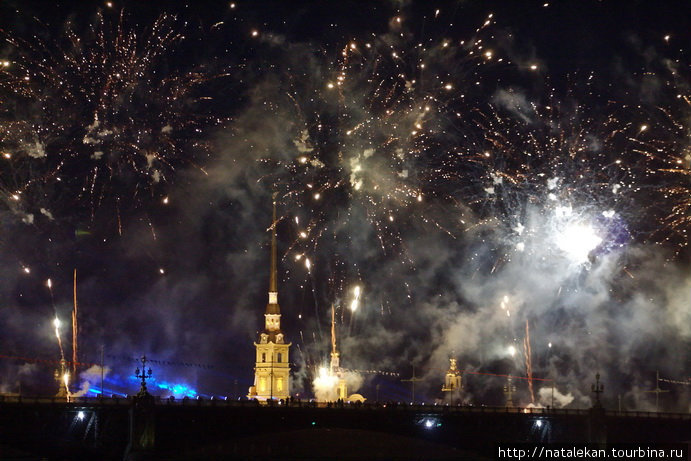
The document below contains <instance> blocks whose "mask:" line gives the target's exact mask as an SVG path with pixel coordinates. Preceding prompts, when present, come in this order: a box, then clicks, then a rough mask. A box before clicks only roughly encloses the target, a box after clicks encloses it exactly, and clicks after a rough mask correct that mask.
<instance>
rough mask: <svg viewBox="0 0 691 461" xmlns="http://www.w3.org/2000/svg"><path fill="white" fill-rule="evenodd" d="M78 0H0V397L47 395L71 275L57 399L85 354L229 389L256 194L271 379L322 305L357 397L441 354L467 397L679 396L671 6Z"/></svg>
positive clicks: (685, 43) (681, 335)
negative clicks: (281, 335)
mask: <svg viewBox="0 0 691 461" xmlns="http://www.w3.org/2000/svg"><path fill="white" fill-rule="evenodd" d="M76 3H77V2H38V1H35V2H19V1H5V2H2V3H1V4H0V38H1V41H0V155H2V157H1V158H0V226H1V227H0V232H1V233H0V271H1V274H2V278H1V282H0V300H2V304H0V312H1V313H2V314H1V315H0V328H1V329H2V334H1V335H0V376H1V378H0V391H2V392H17V391H18V389H19V388H20V386H21V389H22V392H25V393H30V394H31V393H33V394H50V393H53V392H55V390H56V388H55V383H54V381H53V372H54V369H55V367H56V365H57V363H58V361H59V360H60V357H61V351H60V347H59V344H58V340H57V338H56V333H55V329H54V326H53V321H54V319H55V318H56V316H57V317H58V318H59V319H60V321H61V322H62V323H61V327H60V328H59V334H60V336H61V341H62V347H63V348H64V354H65V357H66V358H67V359H68V360H70V359H71V357H72V343H71V337H72V336H71V328H70V315H71V310H72V306H73V274H74V271H75V270H76V273H77V295H78V296H77V297H78V305H79V328H80V331H79V357H78V359H79V361H80V362H82V363H83V365H81V370H82V371H84V370H86V369H90V370H91V373H84V374H83V375H82V376H81V378H80V379H78V380H74V381H75V382H74V384H73V390H74V391H75V392H77V389H79V388H80V387H81V388H82V389H83V390H86V389H87V388H89V386H90V387H91V391H90V392H88V393H87V394H86V395H89V396H93V395H95V394H94V392H93V390H94V389H95V388H98V387H99V386H100V382H99V380H100V372H99V377H98V379H96V378H95V375H94V374H93V373H94V372H95V370H96V368H90V367H91V366H92V365H93V364H99V363H100V360H101V358H100V357H101V349H103V355H104V363H105V365H106V366H107V367H108V370H107V373H106V375H107V376H106V385H105V387H106V388H107V393H119V394H132V393H134V392H135V391H136V390H137V383H136V381H135V380H134V379H133V378H132V375H133V372H134V368H135V366H136V363H135V361H134V359H135V358H136V357H139V356H141V355H142V354H146V355H147V357H149V358H151V359H152V360H153V363H152V368H153V369H154V376H155V378H156V381H155V382H156V383H157V384H158V385H159V386H158V387H157V388H156V387H154V389H155V391H154V392H153V393H154V394H156V393H158V394H160V395H164V396H165V395H170V394H171V393H172V394H174V395H176V396H183V395H190V396H195V395H201V396H212V395H215V396H229V397H233V398H237V397H239V396H242V395H245V393H246V391H247V388H248V386H250V385H251V384H252V380H253V360H254V346H253V344H252V343H253V341H255V340H256V338H257V334H258V331H259V330H260V328H263V315H262V314H263V312H264V307H265V305H266V302H267V297H266V296H267V290H268V279H269V246H268V243H269V236H270V234H269V232H268V229H269V227H270V225H271V194H272V192H274V191H275V192H277V197H278V203H277V205H278V214H279V217H280V219H279V222H278V223H277V230H278V239H279V258H280V262H279V272H280V274H279V301H280V304H281V308H282V314H283V317H282V327H283V329H284V331H285V333H286V336H287V338H288V339H289V340H290V341H292V343H293V346H292V348H291V362H293V364H294V365H293V375H294V382H293V383H292V390H293V393H294V394H295V393H299V394H300V396H303V397H310V396H312V395H314V390H313V388H312V385H311V382H312V379H313V378H314V376H315V373H317V371H318V369H319V367H320V366H322V365H325V364H326V361H327V358H328V353H329V345H330V341H329V330H330V329H329V322H330V317H331V314H330V312H331V310H330V309H331V305H332V304H333V305H334V306H335V309H336V317H337V329H338V332H339V333H338V334H339V343H340V349H341V365H342V366H343V367H345V368H347V369H350V370H352V371H350V372H349V374H348V379H349V381H350V382H351V391H353V392H355V391H356V390H357V391H358V392H360V393H362V394H364V395H365V397H369V398H373V397H374V392H375V386H376V385H380V389H381V390H380V397H381V398H382V399H386V400H400V399H406V398H409V390H408V386H407V385H406V384H404V383H401V382H400V379H401V378H408V377H410V375H411V373H412V368H413V366H414V367H415V373H416V375H417V376H421V377H423V378H424V381H422V382H421V383H419V384H418V389H419V390H418V391H417V392H418V395H422V396H424V397H423V398H424V399H425V400H427V401H429V402H432V401H434V400H435V399H437V398H439V397H441V395H440V394H441V392H440V388H441V385H442V383H443V374H444V372H445V370H446V369H447V368H448V358H449V357H451V356H454V357H457V358H458V360H459V366H460V368H462V369H463V370H465V371H466V373H465V374H464V383H465V391H466V393H465V397H464V398H465V400H466V401H467V402H470V403H474V404H487V405H496V404H503V397H502V394H501V390H502V386H503V385H504V382H505V381H504V378H502V377H497V376H492V375H491V374H500V375H504V374H511V375H515V376H519V377H524V378H525V377H528V376H533V377H535V378H545V379H554V383H555V395H556V396H557V398H556V402H555V405H557V406H569V407H575V408H583V407H587V406H589V405H590V398H591V396H590V395H589V394H590V392H589V390H590V384H591V382H592V381H593V380H594V376H595V373H596V372H599V373H600V374H601V375H602V379H603V381H604V383H605V386H606V390H607V392H606V393H605V402H606V404H607V402H609V404H610V405H614V402H616V401H617V396H618V395H620V396H621V398H622V404H623V406H624V408H626V409H631V410H634V409H638V410H651V409H654V398H653V397H651V396H652V394H649V393H645V392H644V391H647V390H651V389H653V388H654V387H655V372H656V370H659V371H660V376H661V377H662V378H663V379H664V380H665V381H663V382H661V383H660V385H661V387H663V388H665V389H668V390H670V391H671V392H670V393H669V394H667V395H666V396H664V397H661V407H662V408H663V409H665V410H669V411H683V412H687V411H689V410H690V409H691V392H690V391H691V387H690V386H691V353H690V352H691V274H690V272H689V261H690V259H689V258H690V255H689V250H688V247H687V244H688V229H689V228H690V227H691V188H690V187H691V147H690V143H689V141H690V138H689V133H691V86H690V84H691V72H690V67H689V66H690V65H691V56H690V55H689V44H690V43H691V32H690V31H691V24H690V22H691V6H689V5H688V4H687V3H685V2H648V1H621V2H618V1H611V2H610V1H592V0H584V1H555V2H552V1H549V2H544V1H542V2H515V1H509V2H494V1H455V2H429V1H419V2H417V1H372V2H365V1H330V2H317V1H314V2H308V1H290V2H289V1H242V0H239V1H237V2H203V3H201V2H189V3H185V2H157V1H124V2H123V1H113V2H91V1H84V2H78V6H75V4H76ZM49 279H50V285H51V287H50V288H49V286H48V280H49ZM356 292H357V293H359V294H358V295H356ZM528 338H529V339H528ZM517 382H518V384H517V386H518V392H517V397H516V403H517V404H521V405H527V404H531V403H532V404H535V405H550V404H552V402H551V400H550V399H549V398H548V396H550V393H551V384H545V383H549V382H548V381H535V382H534V385H533V387H532V388H530V387H529V386H528V384H527V382H528V381H527V380H517ZM85 383H88V384H85ZM174 386H178V387H176V388H174V389H173V387H174Z"/></svg>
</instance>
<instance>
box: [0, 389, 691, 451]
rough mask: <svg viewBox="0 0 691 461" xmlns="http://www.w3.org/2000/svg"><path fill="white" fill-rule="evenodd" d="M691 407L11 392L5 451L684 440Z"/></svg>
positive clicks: (469, 447)
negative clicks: (677, 409)
mask: <svg viewBox="0 0 691 461" xmlns="http://www.w3.org/2000/svg"><path fill="white" fill-rule="evenodd" d="M690 440H691V414H684V413H650V412H618V411H610V410H605V409H603V408H592V409H589V410H571V409H545V408H515V407H513V408H505V407H486V406H449V405H423V404H420V405H409V404H400V403H364V404H347V403H333V404H328V405H325V404H316V403H315V402H300V401H291V402H288V403H285V402H273V403H272V404H269V405H260V404H259V403H258V402H256V401H235V400H214V399H187V398H186V399H177V400H176V399H160V398H156V397H151V396H148V397H145V398H141V397H129V398H101V397H97V398H74V399H71V401H69V402H67V401H66V400H65V399H64V398H62V399H58V398H27V397H19V396H13V397H0V458H2V459H8V458H9V459H27V460H28V459H46V458H50V459H56V458H57V459H102V460H116V459H117V460H121V459H166V460H176V459H180V460H182V459H185V460H187V459H200V460H202V459H204V460H206V459H269V458H270V459H294V458H301V459H363V458H364V459H401V460H405V459H420V457H421V456H422V457H423V458H424V459H464V458H465V459H471V458H472V459H483V458H486V459H493V458H495V450H496V447H497V444H500V443H503V444H506V443H526V442H527V443H600V444H602V443H636V444H641V443H648V444H650V443H679V442H689V441H690Z"/></svg>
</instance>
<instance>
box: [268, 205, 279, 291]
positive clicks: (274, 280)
mask: <svg viewBox="0 0 691 461" xmlns="http://www.w3.org/2000/svg"><path fill="white" fill-rule="evenodd" d="M276 195H277V192H274V193H273V196H272V198H273V206H274V213H273V221H271V281H270V282H269V291H270V292H274V293H276V292H278V274H277V273H278V268H277V266H278V257H277V256H276Z"/></svg>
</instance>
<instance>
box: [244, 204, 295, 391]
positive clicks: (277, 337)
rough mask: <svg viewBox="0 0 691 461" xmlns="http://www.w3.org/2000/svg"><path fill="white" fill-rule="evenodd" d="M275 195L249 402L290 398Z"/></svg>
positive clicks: (287, 346) (288, 345)
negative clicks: (261, 324) (266, 282)
mask: <svg viewBox="0 0 691 461" xmlns="http://www.w3.org/2000/svg"><path fill="white" fill-rule="evenodd" d="M276 224H277V221H276V193H274V194H273V222H272V224H271V274H270V280H269V303H268V304H267V305H266V311H265V312H264V331H263V332H262V333H260V334H259V342H258V343H254V346H255V347H256V360H255V366H254V385H253V386H251V387H250V389H249V394H248V395H247V397H248V398H250V399H258V400H271V399H285V398H287V397H288V396H289V395H290V362H289V356H288V352H289V348H290V345H291V343H286V341H285V338H284V336H283V332H282V331H281V308H280V306H279V305H278V257H277V252H276Z"/></svg>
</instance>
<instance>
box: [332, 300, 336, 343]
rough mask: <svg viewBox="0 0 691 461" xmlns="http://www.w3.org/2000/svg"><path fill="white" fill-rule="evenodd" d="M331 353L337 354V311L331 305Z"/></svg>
mask: <svg viewBox="0 0 691 461" xmlns="http://www.w3.org/2000/svg"><path fill="white" fill-rule="evenodd" d="M331 353H332V354H335V353H336V310H335V309H334V305H333V303H332V304H331Z"/></svg>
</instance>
